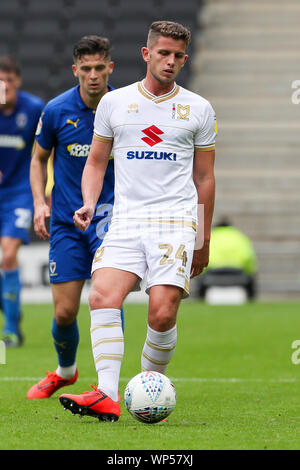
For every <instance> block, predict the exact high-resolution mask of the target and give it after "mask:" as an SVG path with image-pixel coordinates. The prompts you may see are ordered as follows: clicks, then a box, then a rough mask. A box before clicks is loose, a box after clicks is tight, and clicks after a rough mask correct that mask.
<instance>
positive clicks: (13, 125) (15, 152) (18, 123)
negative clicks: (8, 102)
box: [0, 90, 44, 198]
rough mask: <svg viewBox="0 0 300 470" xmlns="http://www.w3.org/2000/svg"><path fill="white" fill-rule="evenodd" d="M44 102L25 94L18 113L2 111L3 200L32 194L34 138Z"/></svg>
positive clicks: (19, 98)
mask: <svg viewBox="0 0 300 470" xmlns="http://www.w3.org/2000/svg"><path fill="white" fill-rule="evenodd" d="M43 107H44V103H43V101H42V100H41V99H40V98H38V97H36V96H34V95H32V94H31V93H27V92H25V91H22V90H20V91H19V92H18V95H17V102H16V107H15V110H14V111H13V112H12V113H11V114H9V115H5V114H4V113H3V112H2V111H1V109H0V171H1V174H0V175H1V177H0V197H1V198H2V197H4V196H5V195H7V196H8V195H12V194H19V193H22V192H24V191H25V192H31V188H30V183H29V169H30V161H31V154H32V146H33V143H34V135H35V130H36V127H37V123H38V120H39V117H40V115H41V112H42V109H43Z"/></svg>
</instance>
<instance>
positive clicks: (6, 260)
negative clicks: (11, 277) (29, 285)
mask: <svg viewBox="0 0 300 470" xmlns="http://www.w3.org/2000/svg"><path fill="white" fill-rule="evenodd" d="M17 267H18V261H17V254H16V252H15V251H14V250H5V251H3V253H2V269H3V270H4V271H12V270H13V269H16V268H17Z"/></svg>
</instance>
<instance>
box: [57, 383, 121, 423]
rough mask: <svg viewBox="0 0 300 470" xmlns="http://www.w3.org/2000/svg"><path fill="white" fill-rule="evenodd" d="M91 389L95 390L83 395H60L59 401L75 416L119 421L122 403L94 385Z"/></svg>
mask: <svg viewBox="0 0 300 470" xmlns="http://www.w3.org/2000/svg"><path fill="white" fill-rule="evenodd" d="M91 387H92V388H93V389H94V391H93V392H84V393H82V394H81V395H71V394H67V393H65V394H63V395H60V397H59V401H60V403H61V404H62V406H63V407H64V408H65V409H67V410H70V411H71V412H72V413H73V414H79V415H81V416H93V417H94V418H98V419H99V421H112V422H113V421H118V419H119V417H120V414H121V408H120V403H119V402H116V401H113V400H112V399H111V398H110V397H109V396H107V395H105V393H103V392H101V390H99V389H97V388H96V387H94V386H93V385H91Z"/></svg>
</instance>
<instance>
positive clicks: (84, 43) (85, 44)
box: [73, 35, 111, 62]
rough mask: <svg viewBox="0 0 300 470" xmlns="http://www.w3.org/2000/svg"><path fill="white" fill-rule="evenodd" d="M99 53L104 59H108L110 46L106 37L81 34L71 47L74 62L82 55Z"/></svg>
mask: <svg viewBox="0 0 300 470" xmlns="http://www.w3.org/2000/svg"><path fill="white" fill-rule="evenodd" d="M92 54H101V55H103V56H104V57H105V58H106V59H110V56H111V48H110V42H109V39H108V38H105V37H101V36H96V35H91V36H83V37H82V38H81V39H80V40H79V41H78V42H77V43H76V44H75V46H74V48H73V59H74V62H76V60H78V59H80V58H81V56H83V55H92Z"/></svg>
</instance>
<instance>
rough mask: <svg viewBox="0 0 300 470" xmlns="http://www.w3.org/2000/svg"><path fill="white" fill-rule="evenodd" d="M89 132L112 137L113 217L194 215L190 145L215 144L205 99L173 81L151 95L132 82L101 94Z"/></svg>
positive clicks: (205, 146) (213, 123)
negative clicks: (164, 90) (169, 86)
mask: <svg viewBox="0 0 300 470" xmlns="http://www.w3.org/2000/svg"><path fill="white" fill-rule="evenodd" d="M94 136H95V138H96V139H99V140H101V141H108V140H113V154H114V162H115V204H114V209H113V220H115V221H116V220H119V219H121V218H142V219H144V218H147V219H148V220H149V218H150V219H155V218H157V217H159V218H168V219H170V217H171V218H173V219H174V218H175V219H176V218H180V219H182V218H184V219H188V220H193V221H197V202H198V200H197V199H198V198H197V192H196V188H195V185H194V182H193V158H194V150H195V148H196V149H200V150H212V149H214V147H215V138H216V120H215V113H214V110H213V108H212V106H211V104H210V103H209V102H208V101H207V100H205V99H204V98H202V97H201V96H199V95H197V94H195V93H193V92H190V91H188V90H186V89H184V88H182V87H180V86H178V85H177V84H175V85H174V88H173V89H172V90H171V91H170V92H169V93H166V94H164V95H161V96H155V95H153V94H151V93H150V92H149V91H148V90H147V89H146V88H145V87H144V84H143V82H136V83H134V84H132V85H129V86H126V87H123V88H119V89H116V90H113V91H111V92H110V93H106V94H105V95H104V97H103V98H102V99H101V102H100V105H99V106H98V108H97V111H96V115H95V121H94Z"/></svg>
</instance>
